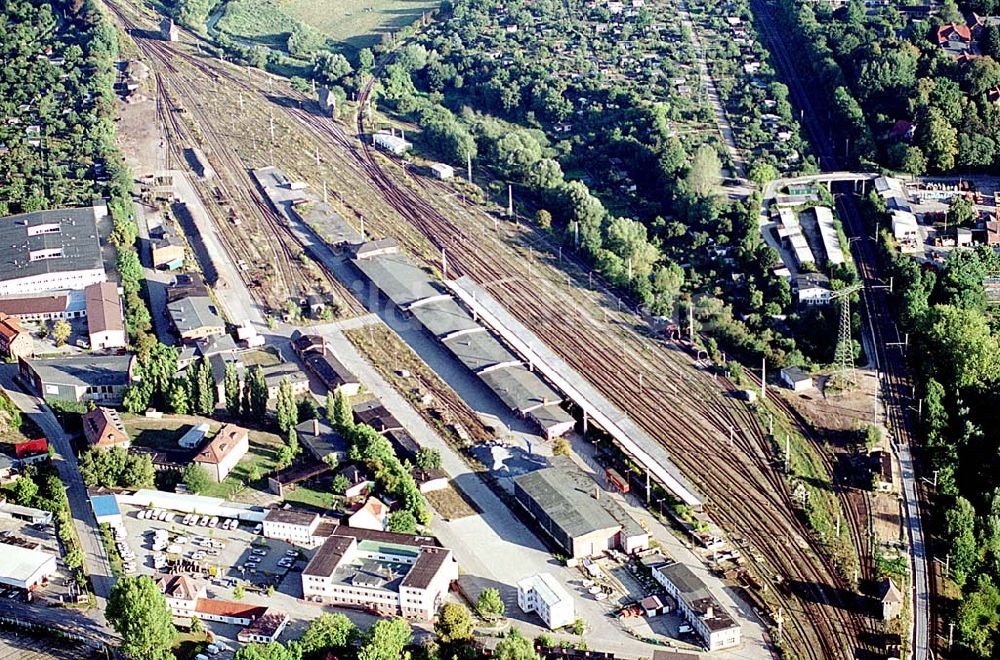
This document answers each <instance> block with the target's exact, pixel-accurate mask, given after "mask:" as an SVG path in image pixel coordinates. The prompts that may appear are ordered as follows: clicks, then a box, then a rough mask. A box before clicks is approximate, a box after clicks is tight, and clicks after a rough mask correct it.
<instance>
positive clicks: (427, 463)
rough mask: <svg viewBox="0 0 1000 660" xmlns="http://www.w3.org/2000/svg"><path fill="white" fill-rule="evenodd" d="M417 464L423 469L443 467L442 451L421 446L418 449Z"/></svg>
mask: <svg viewBox="0 0 1000 660" xmlns="http://www.w3.org/2000/svg"><path fill="white" fill-rule="evenodd" d="M414 460H415V461H416V465H417V467H418V468H420V469H421V470H439V469H441V452H439V451H438V450H437V449H433V448H431V447H421V448H420V449H419V450H417V455H416V458H415V459H414Z"/></svg>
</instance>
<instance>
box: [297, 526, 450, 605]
mask: <svg viewBox="0 0 1000 660" xmlns="http://www.w3.org/2000/svg"><path fill="white" fill-rule="evenodd" d="M457 579H458V562H457V561H456V560H455V557H454V555H453V554H452V552H451V550H449V549H447V548H442V547H440V546H438V545H437V541H436V540H435V539H433V538H431V537H426V536H411V535H409V534H394V533H392V532H382V531H378V530H370V529H355V528H348V527H343V526H341V527H338V528H336V529H335V530H334V531H333V532H332V534H331V536H330V537H329V538H327V539H326V540H325V541H324V543H323V546H322V547H321V548H320V549H319V550H317V551H316V554H315V555H314V556H313V558H312V560H310V562H309V564H308V565H307V566H306V567H305V568H304V569H303V570H302V597H303V598H304V599H305V600H307V601H313V602H322V603H326V604H331V605H338V606H343V607H356V608H361V609H367V610H370V611H375V612H377V613H378V614H379V615H381V616H402V617H403V618H405V619H413V620H419V621H432V620H433V619H434V616H435V615H436V614H437V611H438V608H439V607H440V606H441V604H442V602H443V600H444V598H445V596H446V595H447V593H448V589H449V587H450V586H451V583H452V582H454V581H455V580H457Z"/></svg>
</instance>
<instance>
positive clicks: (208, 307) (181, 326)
mask: <svg viewBox="0 0 1000 660" xmlns="http://www.w3.org/2000/svg"><path fill="white" fill-rule="evenodd" d="M167 311H168V312H169V313H170V319H171V320H172V321H173V322H174V327H176V328H177V331H178V332H180V333H182V334H183V333H185V332H190V331H192V330H197V329H198V328H204V327H222V328H224V327H225V325H226V324H225V322H224V321H223V320H222V318H221V317H220V316H219V314H218V312H217V310H216V307H215V303H213V302H212V299H211V298H209V297H207V296H188V297H186V298H181V299H180V300H176V301H174V302H172V303H170V304H168V305H167Z"/></svg>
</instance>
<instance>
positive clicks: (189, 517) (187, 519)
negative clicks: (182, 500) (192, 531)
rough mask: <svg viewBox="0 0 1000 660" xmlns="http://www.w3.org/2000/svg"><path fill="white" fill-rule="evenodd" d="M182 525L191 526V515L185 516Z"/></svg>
mask: <svg viewBox="0 0 1000 660" xmlns="http://www.w3.org/2000/svg"><path fill="white" fill-rule="evenodd" d="M181 524H182V525H190V524H191V514H190V513H187V514H184V517H183V518H181Z"/></svg>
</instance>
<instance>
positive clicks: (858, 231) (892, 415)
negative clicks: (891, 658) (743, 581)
mask: <svg viewBox="0 0 1000 660" xmlns="http://www.w3.org/2000/svg"><path fill="white" fill-rule="evenodd" d="M752 6H753V11H754V13H755V15H757V17H758V18H759V19H760V25H761V27H762V28H763V32H764V34H765V35H766V37H767V38H766V41H767V42H769V46H770V48H771V49H772V53H773V54H774V55H776V57H775V66H776V67H777V69H778V71H779V72H780V73H781V74H782V77H783V78H784V80H785V81H786V82H787V83H788V84H789V89H790V90H791V93H792V99H793V101H794V103H795V104H796V105H797V106H798V107H799V109H800V110H801V111H802V119H803V123H804V126H805V128H806V129H807V131H808V133H809V137H810V141H811V142H812V144H813V147H814V148H815V149H816V151H817V153H818V154H819V156H820V162H821V165H822V166H823V167H824V168H826V170H827V171H828V172H827V174H825V175H824V176H838V175H843V174H844V173H845V172H844V167H843V165H842V163H841V162H840V159H839V157H838V156H837V155H836V153H835V150H834V148H833V145H832V143H831V136H830V134H829V132H828V128H829V126H828V125H825V124H824V120H823V119H822V118H821V116H820V115H819V113H817V112H816V111H815V110H814V108H813V106H812V99H811V97H810V95H809V94H808V93H807V91H806V89H805V88H804V86H803V83H802V80H801V78H800V77H799V76H798V73H797V72H796V70H795V68H794V66H793V65H792V61H793V60H792V58H791V57H790V56H789V54H788V52H787V50H786V46H785V41H784V40H783V38H782V35H781V28H780V26H779V25H778V24H777V20H776V17H775V16H774V14H773V11H774V10H773V6H772V5H770V4H768V3H767V2H765V1H764V0H757V1H755V2H754V3H753V5H752ZM859 176H864V177H866V178H868V177H871V178H874V176H875V175H873V174H870V173H863V174H861V175H859ZM838 180H843V179H838ZM848 180H849V179H848ZM837 207H838V211H839V214H840V217H841V219H842V220H843V223H844V231H845V232H846V234H847V235H848V237H849V238H852V239H857V240H852V241H851V252H852V254H853V256H854V260H855V263H856V264H857V265H858V270H859V272H860V275H861V278H862V281H863V282H864V285H865V288H864V289H863V290H862V291H861V300H862V305H861V314H862V325H863V326H864V327H867V328H868V331H869V334H870V335H871V337H872V339H873V343H874V345H875V352H874V357H875V362H876V368H877V369H878V370H880V371H881V372H882V373H883V378H882V379H881V381H880V382H881V383H882V395H883V403H884V405H885V410H886V416H887V420H889V422H890V424H889V429H890V432H891V433H892V434H893V440H894V445H893V446H894V447H895V448H896V451H897V455H898V457H899V461H900V465H901V467H902V483H903V492H902V495H903V507H904V510H905V517H906V521H907V530H908V534H909V546H910V564H911V573H912V576H913V604H914V607H913V608H912V617H913V618H912V622H911V623H912V625H911V648H912V658H913V659H914V660H926V658H927V657H928V656H929V655H930V625H931V598H930V582H929V571H928V557H927V546H926V542H925V539H924V530H923V524H922V515H921V510H920V509H921V500H920V492H919V489H918V481H917V475H916V473H915V471H914V465H913V459H912V456H911V454H910V443H911V439H912V430H911V425H912V420H911V418H910V416H909V414H908V410H907V408H908V405H909V401H908V400H907V399H906V397H907V396H908V395H909V393H910V386H909V380H908V374H907V366H906V361H905V355H904V353H903V352H902V349H901V347H899V346H892V347H890V346H887V345H886V342H887V341H895V337H896V324H895V319H894V318H893V315H892V312H891V309H892V307H891V301H890V300H889V296H888V294H887V292H886V290H885V288H884V287H883V283H882V279H881V273H880V270H879V264H878V255H877V252H878V251H877V246H876V245H875V242H874V241H873V240H872V239H871V235H870V234H869V233H868V232H869V228H867V227H866V226H865V224H864V221H863V219H862V217H861V214H860V213H859V212H858V209H857V207H856V205H855V201H854V198H853V196H851V195H840V196H839V197H838V198H837ZM887 338H888V339H887Z"/></svg>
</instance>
